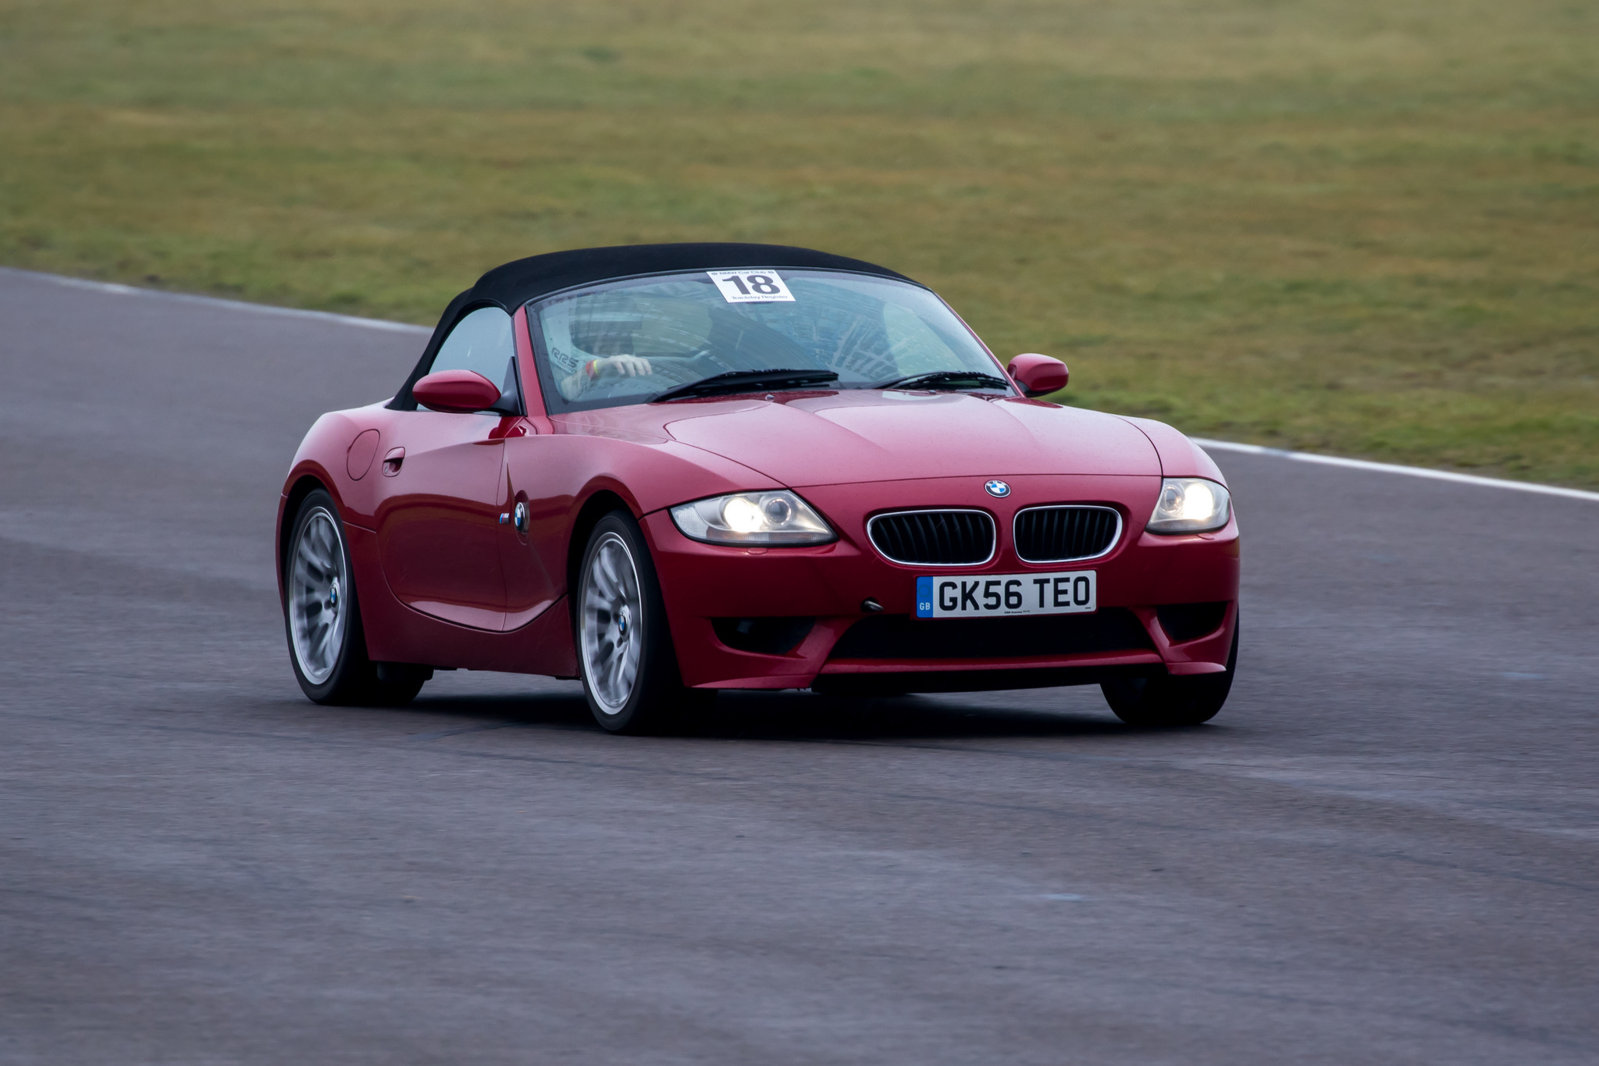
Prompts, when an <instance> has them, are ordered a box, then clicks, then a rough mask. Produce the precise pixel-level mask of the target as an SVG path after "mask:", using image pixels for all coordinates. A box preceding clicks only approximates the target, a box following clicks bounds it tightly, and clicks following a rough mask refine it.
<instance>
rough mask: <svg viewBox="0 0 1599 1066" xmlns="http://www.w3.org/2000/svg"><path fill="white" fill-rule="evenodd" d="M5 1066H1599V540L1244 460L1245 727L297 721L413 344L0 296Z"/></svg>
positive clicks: (1573, 519) (1463, 504)
mask: <svg viewBox="0 0 1599 1066" xmlns="http://www.w3.org/2000/svg"><path fill="white" fill-rule="evenodd" d="M0 324H3V327H4V328H3V333H0V373H3V383H0V447H3V449H4V462H3V465H0V486H3V492H0V597H3V601H4V604H5V613H4V620H3V622H0V731H3V733H0V735H3V747H0V1062H4V1063H7V1064H13V1063H29V1064H32V1063H39V1064H45V1063H48V1064H52V1066H54V1064H61V1063H116V1064H119V1066H127V1064H137V1063H164V1064H170V1063H263V1064H266V1063H298V1062H304V1063H343V1062H362V1063H365V1062H371V1063H423V1062H428V1063H467V1062H470V1063H533V1062H540V1063H542V1062H574V1063H624V1062H625V1063H761V1064H768V1063H807V1064H810V1063H833V1062H840V1063H842V1062H850V1063H887V1062H893V1063H916V1064H923V1063H1040V1064H1058V1063H1066V1062H1082V1063H1183V1064H1204V1063H1218V1064H1220V1063H1225V1064H1236V1063H1240V1062H1261V1063H1282V1062H1293V1063H1335V1064H1339V1066H1346V1064H1350V1063H1361V1062H1381V1063H1449V1064H1451V1066H1455V1064H1462V1063H1495V1064H1500V1063H1518V1064H1523V1063H1588V1064H1591V1063H1593V1062H1595V1061H1599V1009H1596V1008H1595V1004H1599V772H1596V767H1599V731H1596V712H1599V651H1596V648H1599V533H1596V528H1599V503H1596V502H1593V501H1589V500H1581V499H1562V498H1556V497H1550V496H1541V495H1536V494H1532V493H1523V492H1513V491H1507V490H1504V489H1495V488H1486V487H1479V486H1471V485H1458V484H1448V483H1440V482H1435V481H1426V480H1420V479H1416V478H1412V477H1406V476H1402V475H1399V474H1394V473H1382V472H1369V471H1359V470H1347V469H1339V468H1334V467H1323V466H1312V465H1309V464H1304V463H1292V462H1287V461H1284V460H1283V459H1280V458H1275V457H1270V456H1247V455H1237V454H1225V453H1218V454H1217V458H1218V460H1219V461H1220V462H1221V465H1222V466H1223V468H1224V469H1225V470H1226V472H1227V475H1228V477H1229V478H1230V479H1231V481H1232V483H1233V488H1234V493H1235V496H1236V499H1237V501H1238V510H1239V514H1240V518H1241V521H1242V522H1243V525H1244V536H1245V548H1244V553H1245V592H1244V604H1243V610H1244V627H1245V628H1244V630H1243V632H1244V637H1243V647H1242V652H1241V667H1240V674H1239V680H1238V683H1237V685H1236V686H1235V688H1234V690H1233V697H1232V700H1231V702H1230V703H1229V705H1228V707H1227V708H1226V710H1224V711H1223V712H1222V714H1221V716H1220V717H1219V718H1217V719H1216V721H1215V722H1213V723H1212V724H1211V725H1209V726H1206V727H1203V728H1200V729H1197V730H1191V731H1186V732H1174V733H1147V732H1137V731H1132V730H1129V729H1127V728H1124V727H1123V726H1121V725H1120V724H1118V723H1117V722H1116V720H1115V719H1114V718H1113V717H1112V716H1111V715H1110V713H1109V711H1108V710H1106V708H1105V707H1104V704H1103V702H1102V701H1101V699H1100V697H1099V693H1098V690H1097V689H1061V690H1045V691H1035V692H1026V693H1019V694H1017V693H996V694H984V695H980V696H959V697H915V698H905V699H898V700H882V701H872V702H845V701H836V700H828V699H824V698H821V697H817V696H813V695H810V694H800V693H789V694H782V695H768V696H733V697H727V698H724V699H723V701H722V702H721V703H720V704H719V705H718V708H717V710H716V711H715V712H714V713H713V714H712V715H711V716H710V717H709V718H707V719H705V720H704V721H702V722H699V723H696V724H695V725H694V726H693V727H692V728H691V729H689V730H688V731H687V732H686V734H685V735H682V736H675V737H667V738H643V739H635V738H617V737H610V736H606V735H603V734H601V733H600V732H599V731H598V730H597V729H596V728H594V727H593V726H592V725H591V724H590V722H589V719H588V714H587V711H586V709H585V708H584V706H583V703H582V700H581V696H580V693H579V692H578V690H577V688H576V686H575V685H574V684H572V683H557V682H546V681H540V680H535V679H529V678H521V677H514V676H504V675H483V674H445V675H441V676H440V677H439V678H438V679H437V680H435V681H434V682H433V683H432V684H430V685H429V686H428V687H427V688H426V689H425V690H424V692H423V695H422V698H421V699H420V700H419V701H418V702H417V704H416V705H415V706H414V707H413V708H411V709H409V710H406V711H399V712H395V711H373V710H351V709H328V708H321V707H317V706H314V705H312V704H310V703H308V702H307V701H306V700H305V699H304V698H303V697H302V696H301V694H300V692H299V689H298V688H297V687H296V686H295V683H294V679H293V676H292V674H291V673H290V669H289V663H288V658H287V651H286V650H285V647H284V640H283V635H282V623H281V617H280V613H279V607H278V604H277V600H276V590H275V584H274V579H273V574H272V563H271V548H270V544H271V527H272V522H273V516H274V511H275V507H276V503H277V492H278V488H279V485H280V482H281V479H282V477H283V475H284V473H285V471H286V469H287V467H288V463H289V459H290V457H291V455H292V453H293V451H294V448H295V445H296V443H297V442H298V440H299V437H300V435H301V433H303V431H304V430H305V428H306V427H307V426H308V425H309V424H310V422H311V420H312V419H313V418H314V417H315V416H316V415H317V414H318V413H319V412H321V411H323V410H326V409H329V408H334V407H342V406H348V405H353V404H357V403H365V402H369V401H371V400H374V399H378V398H380V397H382V396H386V395H388V394H389V393H390V392H392V390H393V389H394V388H395V387H396V386H397V385H398V384H399V382H400V381H401V380H402V379H403V378H404V376H405V373H406V371H407V369H408V368H409V367H410V365H411V363H412V362H413V360H414V358H415V356H416V354H417V352H418V351H419V350H420V345H421V343H422V338H423V337H424V336H425V334H423V333H420V332H418V331H415V330H401V329H380V328H375V327H374V326H372V325H370V324H367V325H363V324H359V323H355V322H350V321H342V322H341V321H338V320H336V319H333V318H331V317H329V318H320V319H319V318H316V317H311V316H301V315H289V314H282V313H273V312H272V311H271V310H270V309H247V308H242V307H239V306H231V305H227V304H223V303H217V302H210V301H204V300H198V299H174V298H172V297H168V296H162V295H156V294H145V293H133V292H116V291H109V290H106V289H104V288H98V289H97V288H92V287H86V286H74V285H69V284H67V283H64V282H62V281H60V280H55V279H50V278H45V277H41V276H37V275H29V274H24V273H20V272H16V271H0Z"/></svg>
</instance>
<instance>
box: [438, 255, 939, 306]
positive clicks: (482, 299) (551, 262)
mask: <svg viewBox="0 0 1599 1066" xmlns="http://www.w3.org/2000/svg"><path fill="white" fill-rule="evenodd" d="M734 267H812V268H815V269H819V270H852V271H855V272H856V273H859V274H876V275H878V276H879V277H885V278H897V279H899V280H901V281H909V280H910V279H909V278H907V277H905V276H904V275H903V274H897V273H895V272H894V271H892V270H887V269H885V268H883V267H880V266H875V265H874V264H872V263H865V262H862V261H861V260H859V259H848V258H846V257H844V256H842V255H829V254H828V253H826V252H814V251H812V250H811V249H809V248H792V247H789V246H787V245H782V244H623V245H617V246H615V247H610V248H578V249H574V250H573V251H569V252H551V253H549V254H548V255H535V256H532V257H530V258H527V259H518V260H515V261H514V262H510V263H506V264H505V265H504V266H497V267H495V268H494V269H493V270H491V271H489V272H488V273H487V274H484V275H483V276H482V277H481V278H478V279H477V284H476V285H474V286H472V287H471V288H470V289H468V290H467V291H466V292H465V293H462V296H465V297H467V298H468V301H469V302H471V303H486V304H487V303H493V304H499V305H500V306H501V307H503V308H505V309H506V310H507V311H509V310H510V309H511V308H513V307H515V306H516V305H517V304H523V303H527V302H528V301H529V300H536V299H538V298H539V297H541V296H548V295H549V294H550V293H552V292H558V291H560V290H561V289H569V288H571V287H572V286H574V285H586V284H588V283H590V282H595V281H606V280H609V279H611V278H627V277H634V276H636V275H639V274H665V273H670V272H671V271H674V270H724V269H732V268H734Z"/></svg>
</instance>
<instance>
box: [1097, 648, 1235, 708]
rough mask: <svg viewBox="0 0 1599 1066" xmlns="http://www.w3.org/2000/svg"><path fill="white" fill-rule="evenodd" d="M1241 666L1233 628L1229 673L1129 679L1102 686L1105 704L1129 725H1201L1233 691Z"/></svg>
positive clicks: (1106, 683)
mask: <svg viewBox="0 0 1599 1066" xmlns="http://www.w3.org/2000/svg"><path fill="white" fill-rule="evenodd" d="M1237 666H1238V626H1237V624H1236V623H1235V624H1234V626H1233V646H1232V650H1231V651H1230V652H1228V654H1227V670H1226V672H1224V673H1220V674H1197V675H1194V676H1191V677H1172V676H1170V675H1160V676H1155V677H1129V678H1118V679H1116V680H1114V681H1106V682H1105V683H1104V684H1102V685H1100V686H1099V688H1100V691H1101V692H1103V693H1104V694H1105V702H1106V703H1108V704H1110V709H1111V710H1112V711H1114V712H1116V717H1117V718H1120V719H1121V720H1122V721H1124V722H1126V723H1127V724H1128V725H1134V726H1143V727H1146V728H1174V727H1179V726H1193V725H1199V724H1201V723H1203V722H1208V721H1210V720H1211V719H1212V718H1214V717H1216V713H1217V712H1218V711H1220V710H1221V708H1222V705H1223V704H1224V703H1226V702H1227V694H1228V693H1229V692H1231V691H1232V687H1233V673H1234V671H1235V670H1236V669H1237Z"/></svg>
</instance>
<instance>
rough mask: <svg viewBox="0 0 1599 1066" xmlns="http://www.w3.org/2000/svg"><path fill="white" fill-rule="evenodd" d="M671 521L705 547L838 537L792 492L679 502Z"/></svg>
mask: <svg viewBox="0 0 1599 1066" xmlns="http://www.w3.org/2000/svg"><path fill="white" fill-rule="evenodd" d="M672 521H673V522H676V523H677V528H678V529H679V530H680V531H682V534H683V535H684V536H685V537H688V538H690V539H692V540H703V541H705V542H706V543H707V544H760V545H768V544H826V543H827V542H829V541H832V540H837V539H838V535H837V534H836V533H834V532H833V530H832V528H831V527H830V526H828V524H827V523H826V522H824V521H822V516H821V515H819V514H817V513H816V512H815V511H814V510H812V509H811V505H810V504H808V503H806V502H805V501H804V500H802V499H800V498H799V497H798V496H796V495H794V494H793V493H792V492H787V491H784V492H738V493H734V494H733V495H731V496H713V497H711V498H710V499H708V500H695V501H694V502H693V503H680V504H678V505H677V506H676V507H674V508H672Z"/></svg>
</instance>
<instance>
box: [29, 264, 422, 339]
mask: <svg viewBox="0 0 1599 1066" xmlns="http://www.w3.org/2000/svg"><path fill="white" fill-rule="evenodd" d="M3 274H17V275H21V276H23V277H28V278H34V279H36V280H38V281H48V282H53V283H54V284H56V285H65V286H67V287H69V288H74V289H90V290H93V291H94V292H106V293H112V294H113V295H117V296H153V297H159V298H160V299H163V300H171V301H174V302H176V303H184V304H201V305H209V306H212V307H226V308H230V309H233V310H236V311H254V312H256V313H257V314H263V315H276V316H278V317H279V318H303V319H309V320H311V321H313V322H336V323H338V324H339V325H341V326H355V327H357V328H360V329H378V330H386V331H388V332H391V333H432V332H433V330H432V329H431V328H430V327H428V326H417V325H412V324H411V323H409V322H387V321H384V320H383V319H381V318H359V317H357V316H355V315H341V314H339V313H337V312H335V311H311V310H307V309H306V308H303V307H277V306H274V305H272V304H255V303H250V302H249V301H247V300H229V299H227V298H225V297H222V296H203V295H201V294H199V293H193V292H167V291H166V290H164V289H143V288H140V287H138V286H137V285H121V284H118V283H117V282H114V281H93V280H90V279H88V278H70V277H67V276H65V275H63V274H46V273H43V272H41V271H37V270H21V269H19V268H17V267H6V266H0V275H3Z"/></svg>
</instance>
